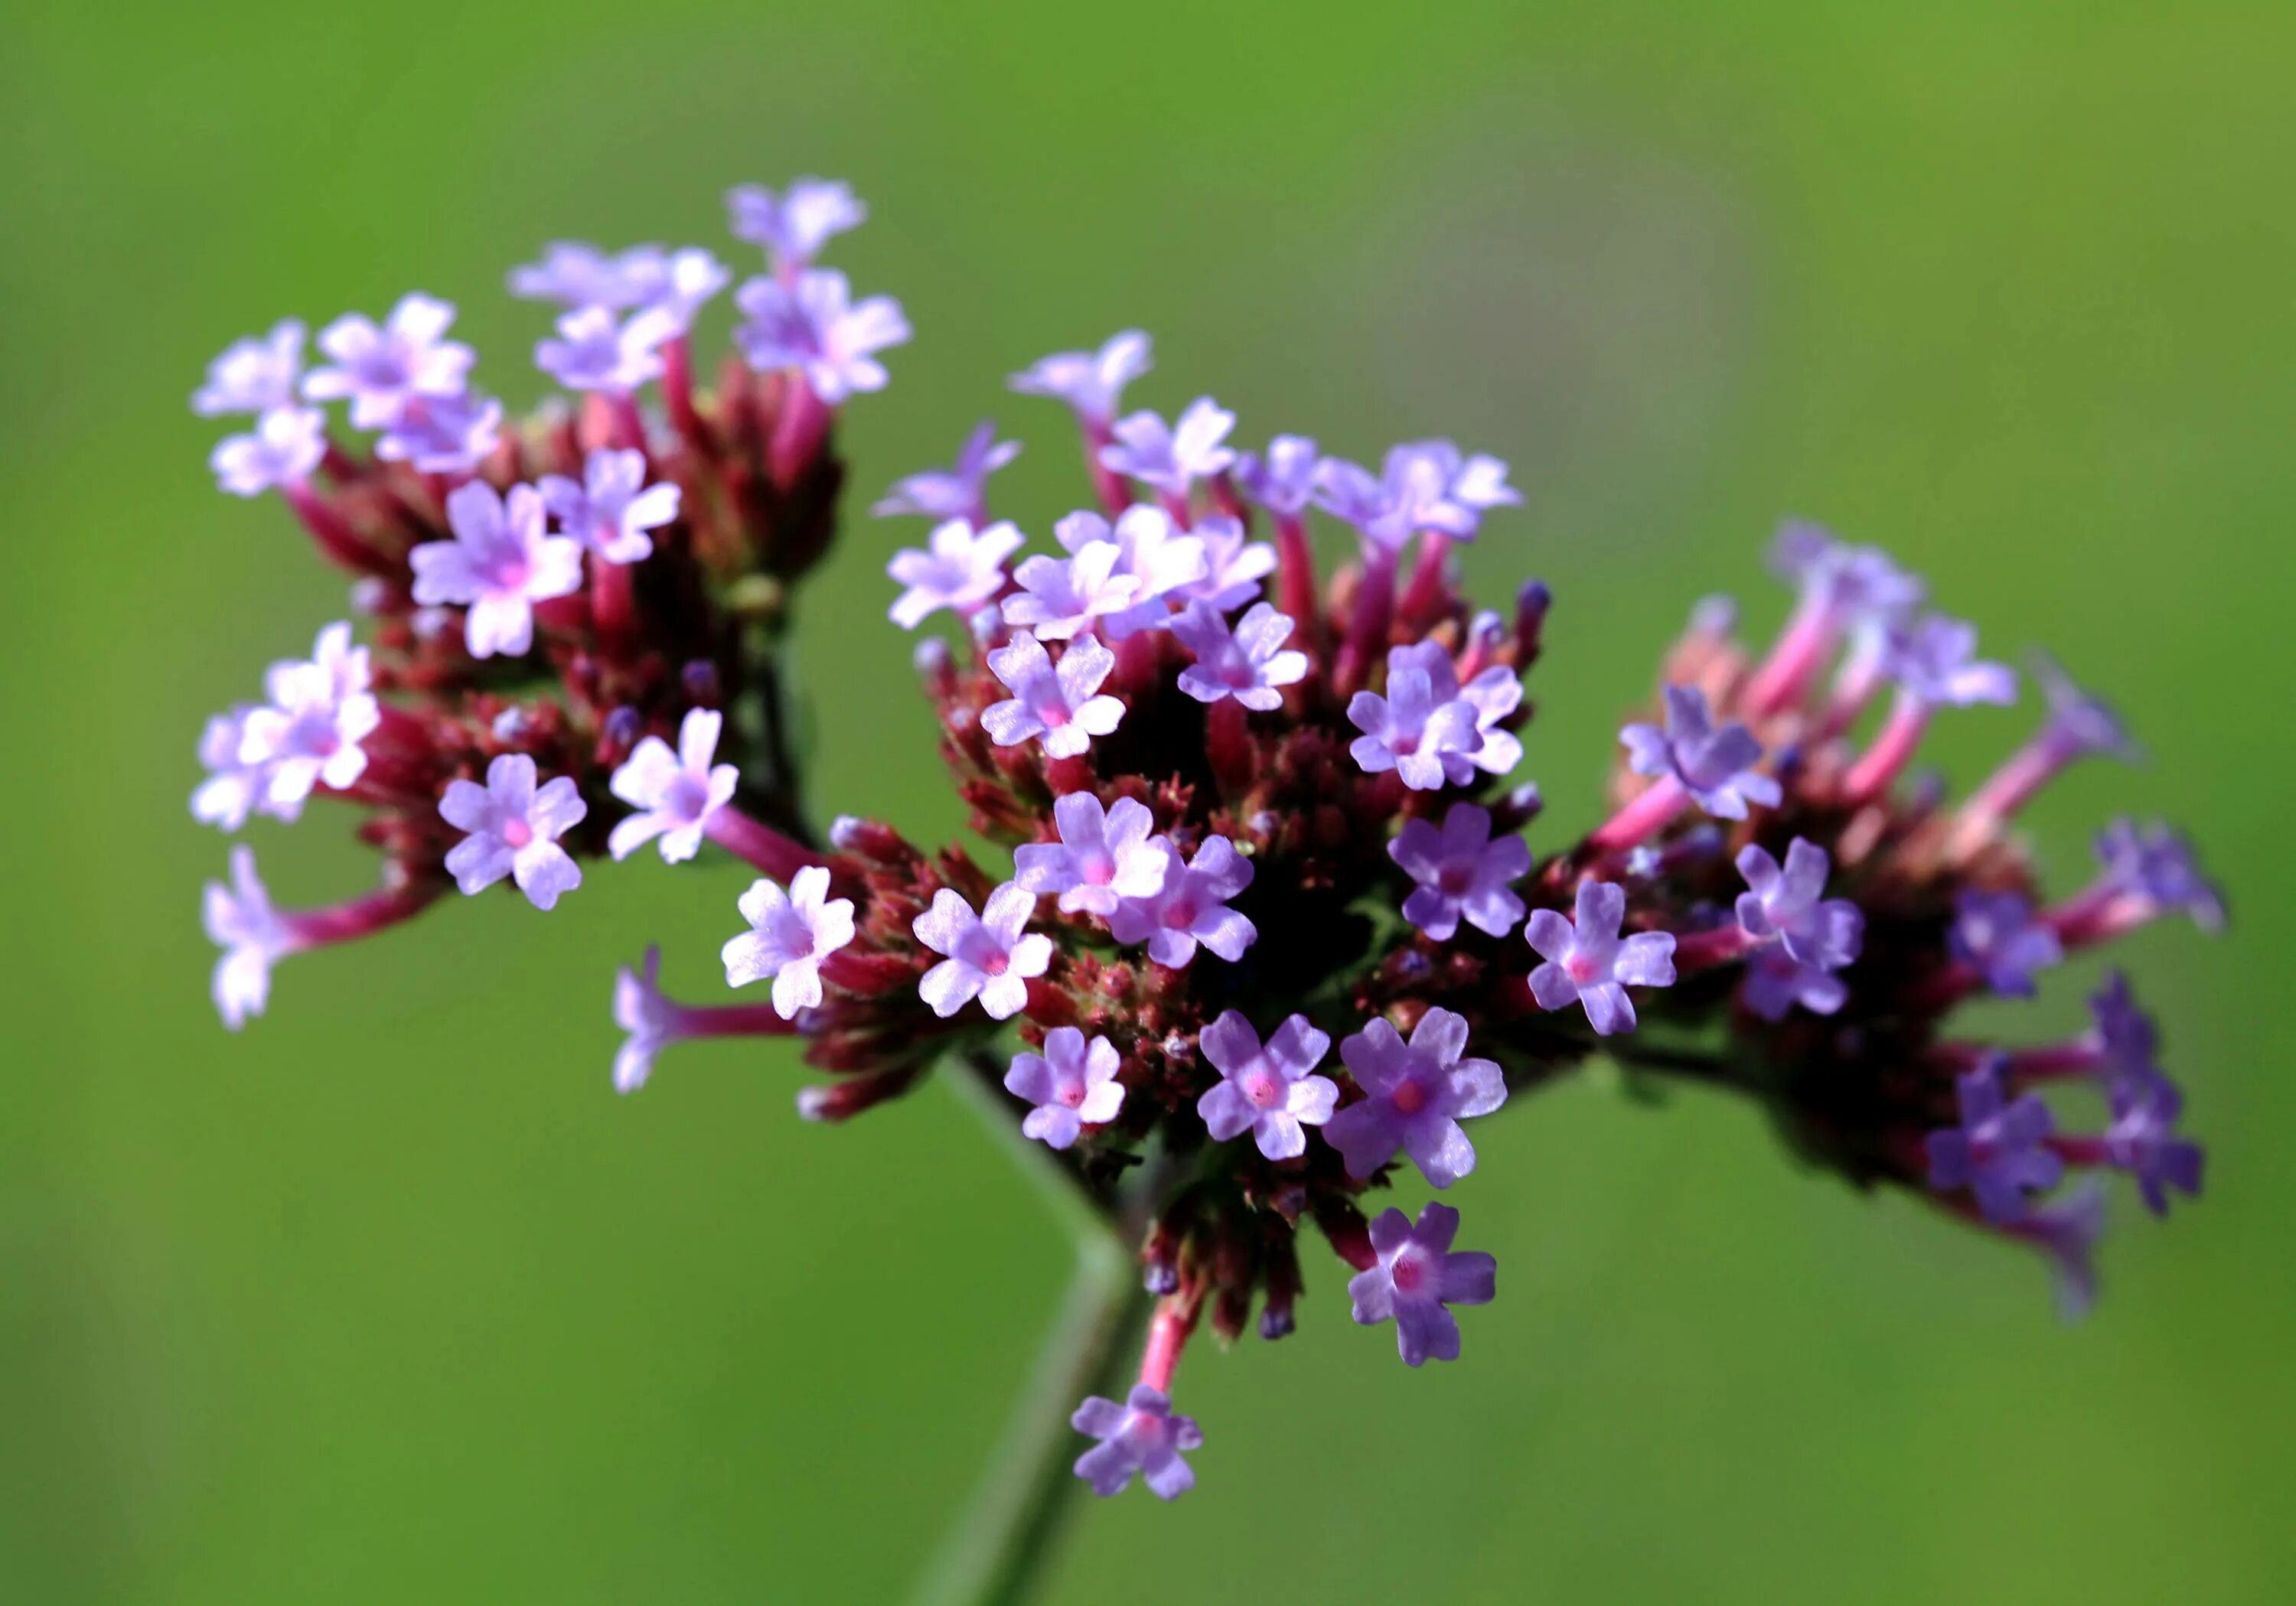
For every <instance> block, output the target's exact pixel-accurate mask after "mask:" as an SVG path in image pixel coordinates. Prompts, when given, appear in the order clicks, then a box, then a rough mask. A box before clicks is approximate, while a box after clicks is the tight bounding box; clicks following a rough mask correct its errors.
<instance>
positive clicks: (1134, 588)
mask: <svg viewBox="0 0 2296 1606" xmlns="http://www.w3.org/2000/svg"><path fill="white" fill-rule="evenodd" d="M1122 556H1123V554H1122V553H1120V552H1119V551H1118V550H1117V546H1116V544H1115V543H1114V542H1112V541H1090V542H1087V543H1086V544H1085V545H1084V547H1083V548H1082V549H1081V550H1080V551H1078V553H1076V555H1075V556H1073V557H1070V558H1069V559H1066V560H1065V561H1063V560H1062V559H1060V558H1054V557H1047V556H1045V555H1044V554H1043V553H1038V554H1037V556H1035V557H1032V558H1027V559H1023V560H1022V561H1021V566H1020V567H1019V568H1018V569H1014V570H1013V580H1014V582H1015V583H1017V584H1018V585H1019V586H1020V587H1021V589H1020V591H1019V593H1018V594H1015V595H1013V596H1008V597H1006V598H1005V623H1006V624H1008V625H1025V626H1028V627H1029V629H1030V631H1031V632H1032V633H1033V634H1034V635H1036V636H1037V639H1038V640H1040V641H1066V640H1068V639H1069V638H1070V636H1072V635H1076V634H1077V632H1078V631H1079V630H1085V629H1088V628H1090V627H1091V626H1092V624H1093V622H1094V621H1095V620H1096V619H1104V618H1106V617H1108V616H1109V615H1111V614H1116V613H1121V612H1123V611H1124V610H1126V609H1127V608H1129V607H1130V606H1131V605H1132V603H1133V602H1134V600H1135V599H1136V597H1137V595H1138V594H1139V590H1140V582H1139V581H1138V580H1136V579H1135V578H1133V577H1132V576H1130V575H1128V574H1126V575H1119V574H1118V573H1117V572H1116V566H1117V564H1118V562H1119V561H1120V560H1121V558H1122Z"/></svg>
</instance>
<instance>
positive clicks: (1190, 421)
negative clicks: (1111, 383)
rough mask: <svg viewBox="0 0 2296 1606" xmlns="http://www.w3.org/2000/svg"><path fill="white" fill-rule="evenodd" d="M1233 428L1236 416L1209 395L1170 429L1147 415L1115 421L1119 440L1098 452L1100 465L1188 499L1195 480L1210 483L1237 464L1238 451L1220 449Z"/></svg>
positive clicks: (1160, 419) (1144, 413)
mask: <svg viewBox="0 0 2296 1606" xmlns="http://www.w3.org/2000/svg"><path fill="white" fill-rule="evenodd" d="M1234 427H1235V414H1233V413H1230V412H1228V411H1227V410H1226V408H1224V407H1222V406H1220V405H1219V404H1218V402H1216V401H1214V400H1213V399H1212V398H1211V397H1209V396H1200V397H1197V398H1196V399H1195V400H1194V401H1192V402H1190V403H1189V404H1188V407H1187V410H1186V411H1185V412H1184V413H1182V414H1180V416H1179V418H1178V420H1177V422H1173V423H1170V424H1167V423H1166V422H1164V420H1163V418H1162V417H1161V416H1160V415H1159V414H1154V413H1151V412H1147V411H1145V410H1143V411H1141V412H1138V413H1135V414H1130V415H1128V417H1125V418H1123V419H1120V420H1119V421H1118V422H1117V423H1116V425H1115V426H1114V432H1115V436H1116V439H1115V441H1114V442H1113V443H1112V444H1111V445H1109V446H1105V447H1102V448H1101V450H1100V461H1101V466H1102V467H1103V468H1106V469H1108V470H1110V471H1111V472H1114V473H1118V474H1128V475H1130V476H1131V477H1132V478H1133V479H1137V480H1139V481H1140V482H1141V483H1142V484H1143V485H1147V486H1152V487H1154V488H1156V489H1158V490H1160V491H1164V492H1168V493H1169V494H1170V495H1173V496H1185V495H1187V491H1188V487H1189V486H1190V485H1192V484H1193V483H1194V482H1195V481H1196V480H1199V479H1210V478H1211V477H1212V476H1213V475H1215V474H1218V473H1220V472H1222V471H1224V470H1226V468H1227V466H1228V465H1229V464H1230V463H1234V461H1235V453H1234V450H1233V449H1232V448H1230V447H1226V446H1223V445H1221V444H1220V443H1221V442H1222V441H1224V440H1226V438H1227V432H1228V431H1229V430H1232V429H1234Z"/></svg>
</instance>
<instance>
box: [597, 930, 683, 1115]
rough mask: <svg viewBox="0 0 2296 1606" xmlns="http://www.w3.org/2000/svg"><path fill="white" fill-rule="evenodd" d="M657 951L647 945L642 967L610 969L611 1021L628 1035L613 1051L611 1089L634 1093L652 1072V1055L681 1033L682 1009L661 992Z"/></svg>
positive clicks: (659, 956)
mask: <svg viewBox="0 0 2296 1606" xmlns="http://www.w3.org/2000/svg"><path fill="white" fill-rule="evenodd" d="M660 976H661V950H660V948H655V947H649V948H648V949H646V951H645V963H644V967H643V968H642V969H639V970H635V971H634V970H632V969H630V967H629V966H627V965H624V966H622V967H621V968H620V969H619V970H617V971H615V972H614V1024H615V1025H616V1026H619V1027H620V1028H622V1030H623V1031H625V1032H627V1034H628V1036H627V1037H625V1038H624V1039H623V1041H622V1045H621V1047H620V1048H619V1050H617V1051H616V1052H615V1054H614V1091H615V1092H616V1093H625V1094H627V1093H635V1092H636V1091H637V1090H638V1089H639V1088H641V1087H643V1086H645V1085H646V1078H647V1077H650V1076H652V1074H653V1062H654V1057H655V1056H656V1055H657V1054H659V1053H661V1051H662V1050H663V1049H665V1048H667V1047H668V1046H669V1045H671V1044H672V1043H675V1042H676V1041H677V1039H678V1038H679V1037H681V1036H682V1035H684V1034H683V1028H684V1025H685V1011H683V1010H682V1009H680V1008H679V1006H678V1005H676V1004H672V1003H671V1002H670V1001H669V1000H668V998H667V997H665V996H663V994H662V990H661V987H660Z"/></svg>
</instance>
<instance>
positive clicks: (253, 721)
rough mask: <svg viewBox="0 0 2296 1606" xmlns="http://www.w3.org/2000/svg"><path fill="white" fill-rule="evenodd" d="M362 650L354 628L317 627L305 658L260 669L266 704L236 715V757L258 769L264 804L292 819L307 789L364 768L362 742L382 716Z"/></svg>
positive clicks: (348, 778) (352, 776)
mask: <svg viewBox="0 0 2296 1606" xmlns="http://www.w3.org/2000/svg"><path fill="white" fill-rule="evenodd" d="M367 686H368V669H367V652H366V649H365V647H355V646H353V645H352V644H351V627H349V626H348V624H344V623H341V622H340V621H339V622H337V623H335V624H332V625H329V626H328V627H326V628H324V630H322V631H320V632H319V635H318V640H317V641H316V643H314V644H313V646H312V649H311V656H310V658H309V659H308V660H287V661H284V662H281V663H275V664H274V665H272V666H271V668H270V670H269V671H268V672H267V673H266V676H264V695H265V696H266V699H268V702H267V705H266V707H263V708H258V709H250V710H248V712H247V714H246V716H245V717H243V718H242V720H241V722H240V745H239V758H238V761H239V763H240V764H241V765H242V766H250V767H255V768H258V769H259V771H260V773H261V774H262V776H263V784H264V793H263V799H262V807H263V811H264V812H265V813H266V814H271V815H277V816H278V817H279V818H281V819H283V820H291V819H293V818H295V816H296V815H297V814H299V812H300V811H301V809H302V807H303V800H304V799H306V798H307V797H309V796H310V795H311V791H312V789H313V788H314V787H316V786H320V785H323V784H324V785H326V786H329V787H332V788H333V789H334V790H335V791H342V790H344V789H345V788H347V787H348V786H350V785H352V784H353V783H356V782H357V780H358V778H359V777H360V776H361V775H363V774H365V773H366V751H365V749H364V748H362V747H361V746H360V745H359V744H360V743H361V742H364V741H365V740H366V738H367V737H368V736H369V735H371V734H373V732H374V728H375V727H376V726H377V725H381V723H382V710H381V705H380V704H379V703H378V702H376V701H375V698H374V694H373V692H370V691H368V690H367Z"/></svg>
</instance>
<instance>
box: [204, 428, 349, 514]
mask: <svg viewBox="0 0 2296 1606" xmlns="http://www.w3.org/2000/svg"><path fill="white" fill-rule="evenodd" d="M326 455H327V416H326V414H324V413H322V412H320V411H319V410H318V409H317V408H316V407H292V406H289V407H274V408H272V409H271V410H270V411H269V412H268V413H266V414H264V415H263V416H262V417H261V418H259V419H258V420H256V423H255V428H254V430H253V431H252V432H250V433H249V434H245V435H231V436H226V437H225V438H223V439H222V440H219V441H217V443H216V448H215V450H214V452H212V453H211V454H209V457H208V467H209V468H210V469H212V470H214V471H215V477H216V484H217V486H218V487H219V488H222V489H224V490H226V491H229V492H230V493H231V494H232V495H233V496H261V495H262V494H263V493H264V492H266V491H271V490H277V489H279V488H281V487H283V486H296V485H301V484H302V483H303V482H304V481H305V480H307V479H309V478H310V477H311V475H312V473H313V472H314V471H316V469H317V468H318V466H319V463H320V462H321V461H322V460H323V459H324V457H325V456H326Z"/></svg>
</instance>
